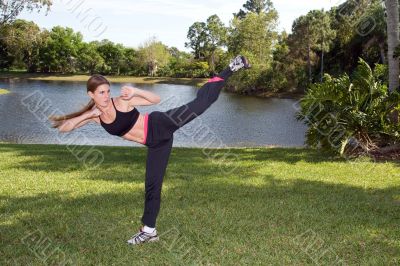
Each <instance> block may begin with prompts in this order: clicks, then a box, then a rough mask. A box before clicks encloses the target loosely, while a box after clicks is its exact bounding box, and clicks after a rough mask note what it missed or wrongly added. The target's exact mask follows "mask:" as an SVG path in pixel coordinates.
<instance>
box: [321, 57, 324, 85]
mask: <svg viewBox="0 0 400 266" xmlns="http://www.w3.org/2000/svg"><path fill="white" fill-rule="evenodd" d="M322 81H324V50H322V52H321V82H322Z"/></svg>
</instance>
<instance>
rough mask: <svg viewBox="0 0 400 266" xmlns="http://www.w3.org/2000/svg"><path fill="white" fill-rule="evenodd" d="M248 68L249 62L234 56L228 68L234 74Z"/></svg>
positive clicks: (241, 57) (244, 58)
mask: <svg viewBox="0 0 400 266" xmlns="http://www.w3.org/2000/svg"><path fill="white" fill-rule="evenodd" d="M250 67H251V65H250V64H249V60H247V58H246V57H244V56H242V55H238V56H236V57H235V58H234V59H232V60H231V63H230V64H229V68H230V69H231V71H232V72H236V71H238V70H239V69H242V68H244V69H247V68H250Z"/></svg>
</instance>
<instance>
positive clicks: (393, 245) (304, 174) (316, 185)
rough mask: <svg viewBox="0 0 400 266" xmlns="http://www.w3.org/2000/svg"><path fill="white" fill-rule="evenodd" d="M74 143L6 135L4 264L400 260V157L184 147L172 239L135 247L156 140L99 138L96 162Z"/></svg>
mask: <svg viewBox="0 0 400 266" xmlns="http://www.w3.org/2000/svg"><path fill="white" fill-rule="evenodd" d="M67 148H69V149H72V148H73V147H66V146H57V145H17V144H0V169H1V172H0V173H1V174H0V191H1V194H0V208H1V211H0V214H1V216H0V217H1V219H0V245H1V248H0V265H8V264H12V265H14V264H15V265H28V264H29V265H43V264H44V263H43V260H44V259H45V258H46V257H45V255H46V254H50V255H51V251H54V250H56V251H57V254H58V255H60V256H59V257H58V258H56V255H53V256H51V257H50V258H49V259H48V260H47V261H46V264H48V265H55V264H59V263H61V262H62V261H63V260H62V258H63V257H62V256H65V257H66V258H68V259H71V260H72V261H73V262H74V263H76V264H77V265H190V264H192V263H193V262H194V261H195V259H198V258H201V259H203V261H207V262H209V263H211V264H213V265H334V262H335V260H336V262H344V263H345V264H347V265H399V263H400V230H399V225H400V171H399V170H400V168H399V164H398V163H397V162H379V163H373V162H370V161H368V160H358V161H356V162H348V161H345V160H343V159H336V158H332V157H330V156H329V155H326V154H321V153H318V152H317V151H313V150H308V149H280V148H260V149H232V150H231V153H233V154H235V155H236V156H238V157H237V158H238V160H237V161H235V162H234V163H232V162H225V163H220V164H216V163H215V162H213V161H212V160H211V159H210V158H207V157H206V156H205V155H204V154H203V151H202V150H201V149H188V148H174V149H173V153H172V155H171V158H170V164H169V167H168V172H167V175H166V177H165V181H164V185H163V195H162V204H161V212H160V215H159V219H158V222H157V228H158V231H159V234H161V241H160V242H158V243H150V244H145V245H142V246H128V245H126V244H125V241H126V240H127V239H128V238H129V237H130V236H131V235H132V234H133V233H135V232H136V231H137V229H138V227H139V226H140V217H141V215H142V210H143V200H144V191H143V190H144V183H143V181H144V174H145V168H144V166H145V160H146V150H145V148H133V147H96V148H97V149H99V150H100V151H101V152H102V153H103V154H104V158H105V160H104V162H103V163H102V164H101V165H100V166H99V167H98V168H96V169H86V168H85V167H84V165H83V164H82V163H81V162H79V161H78V160H77V159H76V158H75V157H74V155H73V154H72V153H71V152H69V151H68V149H67ZM79 148H82V147H79ZM82 149H83V148H82ZM84 149H86V150H87V149H88V147H86V148H84ZM75 151H76V150H75ZM208 152H209V153H211V154H212V155H217V154H219V155H222V154H224V153H226V152H228V150H212V151H208ZM232 166H233V167H235V168H232ZM232 169H235V170H234V171H232V172H231V173H228V172H229V171H230V170H232ZM169 230H170V231H169ZM171 230H172V231H171ZM32 233H34V234H33V235H32ZM174 233H178V234H177V236H178V237H176V235H175V234H174ZM44 240H45V244H47V246H48V247H49V248H48V249H45V250H43V247H45V246H46V245H45V244H41V243H42V241H44ZM186 254H188V255H186ZM318 257H320V258H319V259H318Z"/></svg>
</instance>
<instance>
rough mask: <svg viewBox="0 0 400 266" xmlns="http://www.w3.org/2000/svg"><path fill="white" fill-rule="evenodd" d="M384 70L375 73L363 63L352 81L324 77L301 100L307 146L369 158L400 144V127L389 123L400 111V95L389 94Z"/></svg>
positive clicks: (298, 115)
mask: <svg viewBox="0 0 400 266" xmlns="http://www.w3.org/2000/svg"><path fill="white" fill-rule="evenodd" d="M381 71H382V67H380V66H378V67H376V68H375V71H372V70H371V68H370V66H369V65H368V64H367V63H366V62H365V61H364V60H362V59H360V60H359V64H358V67H357V69H356V71H355V72H354V74H353V77H352V79H350V77H349V76H348V75H347V74H345V75H343V76H341V77H339V78H332V77H330V76H329V75H325V81H324V82H323V83H319V84H313V85H311V87H310V88H309V90H308V91H307V93H306V96H305V97H304V98H303V99H302V100H301V103H300V106H301V110H300V111H299V112H298V113H297V118H298V119H299V120H302V121H303V122H304V123H305V124H306V125H307V126H308V130H307V133H306V139H307V144H308V145H309V146H311V147H321V148H323V149H327V150H331V151H334V152H337V153H340V154H341V155H349V154H355V155H358V154H370V153H372V152H374V151H377V150H379V149H380V148H382V147H385V146H388V145H391V144H395V143H398V142H399V141H400V134H399V133H400V127H399V125H398V124H395V123H392V122H391V121H390V119H389V117H390V114H391V113H392V112H393V111H399V110H400V101H399V100H400V96H399V93H397V92H395V93H391V94H390V95H389V94H388V88H387V85H385V84H384V83H383V82H382V81H381V79H380V76H381Z"/></svg>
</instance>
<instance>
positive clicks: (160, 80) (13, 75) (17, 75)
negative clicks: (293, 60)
mask: <svg viewBox="0 0 400 266" xmlns="http://www.w3.org/2000/svg"><path fill="white" fill-rule="evenodd" d="M88 78H89V76H88V75H67V74H64V75H63V74H59V75H57V74H40V73H34V74H32V73H26V72H18V71H11V72H0V80H1V79H28V80H43V81H81V82H86V81H87V80H88ZM107 78H108V79H109V80H110V81H111V82H121V83H124V82H126V83H136V84H177V85H189V86H197V87H200V86H202V85H203V84H204V83H205V82H207V80H208V79H207V78H193V79H190V78H170V77H129V76H126V77H124V76H107ZM249 96H255V97H260V98H290V99H300V98H301V97H302V96H304V94H303V93H297V92H263V91H254V92H253V93H252V94H251V95H249Z"/></svg>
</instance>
